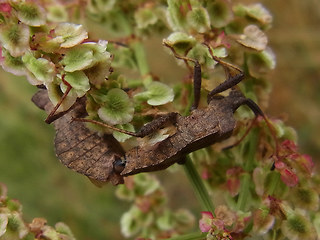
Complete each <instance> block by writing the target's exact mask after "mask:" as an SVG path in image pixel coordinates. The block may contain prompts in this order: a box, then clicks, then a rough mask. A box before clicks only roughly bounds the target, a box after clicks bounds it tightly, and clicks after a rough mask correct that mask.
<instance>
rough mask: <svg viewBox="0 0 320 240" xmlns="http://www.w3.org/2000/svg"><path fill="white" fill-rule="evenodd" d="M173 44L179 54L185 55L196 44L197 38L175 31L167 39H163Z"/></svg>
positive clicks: (170, 44)
mask: <svg viewBox="0 0 320 240" xmlns="http://www.w3.org/2000/svg"><path fill="white" fill-rule="evenodd" d="M163 41H164V42H165V43H166V44H168V45H169V46H171V47H172V48H173V49H174V50H175V51H176V52H177V53H178V54H182V55H184V54H185V53H186V52H187V51H188V50H190V49H191V48H192V47H194V46H195V44H196V39H195V38H194V37H192V36H189V35H188V34H186V33H183V32H174V33H171V34H170V35H169V37H168V38H167V39H164V40H163Z"/></svg>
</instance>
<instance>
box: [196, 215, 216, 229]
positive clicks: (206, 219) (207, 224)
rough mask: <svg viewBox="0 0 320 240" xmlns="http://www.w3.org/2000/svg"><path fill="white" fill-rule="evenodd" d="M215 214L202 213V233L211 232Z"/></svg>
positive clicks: (200, 222)
mask: <svg viewBox="0 0 320 240" xmlns="http://www.w3.org/2000/svg"><path fill="white" fill-rule="evenodd" d="M212 221H213V214H212V213H211V212H201V219H200V220H199V228H200V231H201V232H209V231H210V229H211V228H212Z"/></svg>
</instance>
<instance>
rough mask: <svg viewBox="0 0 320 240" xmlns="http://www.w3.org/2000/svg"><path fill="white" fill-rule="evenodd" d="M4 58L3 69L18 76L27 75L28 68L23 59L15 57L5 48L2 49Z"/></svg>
mask: <svg viewBox="0 0 320 240" xmlns="http://www.w3.org/2000/svg"><path fill="white" fill-rule="evenodd" d="M2 56H3V57H4V61H2V62H1V63H0V64H1V66H2V68H3V69H4V70H5V71H7V72H10V73H13V74H14V75H16V76H21V75H25V74H26V68H25V66H24V63H23V61H22V58H21V57H13V56H11V54H10V53H9V51H7V50H6V49H5V48H2Z"/></svg>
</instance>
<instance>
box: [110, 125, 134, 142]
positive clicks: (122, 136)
mask: <svg viewBox="0 0 320 240" xmlns="http://www.w3.org/2000/svg"><path fill="white" fill-rule="evenodd" d="M116 127H117V128H120V129H124V130H127V131H130V132H134V127H133V125H132V124H130V123H126V124H118V125H116ZM112 135H113V136H114V138H115V139H117V141H118V142H125V141H126V140H128V139H129V138H131V137H132V136H130V135H128V134H125V133H121V132H117V131H113V133H112Z"/></svg>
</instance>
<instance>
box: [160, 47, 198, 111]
mask: <svg viewBox="0 0 320 240" xmlns="http://www.w3.org/2000/svg"><path fill="white" fill-rule="evenodd" d="M163 45H164V46H166V47H168V48H169V49H170V50H171V51H172V53H173V54H174V56H175V57H176V58H178V59H181V60H184V62H185V63H186V65H187V67H188V68H189V70H190V72H192V69H190V67H189V65H188V61H190V62H193V63H194V68H193V98H194V100H193V103H192V106H191V109H190V110H194V109H197V108H198V106H199V102H200V93H201V82H202V81H201V65H200V63H199V61H198V60H195V59H192V58H189V57H184V56H180V55H179V54H178V53H177V52H176V51H175V50H174V48H173V47H172V46H170V45H169V44H168V43H166V42H165V41H164V42H163Z"/></svg>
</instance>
